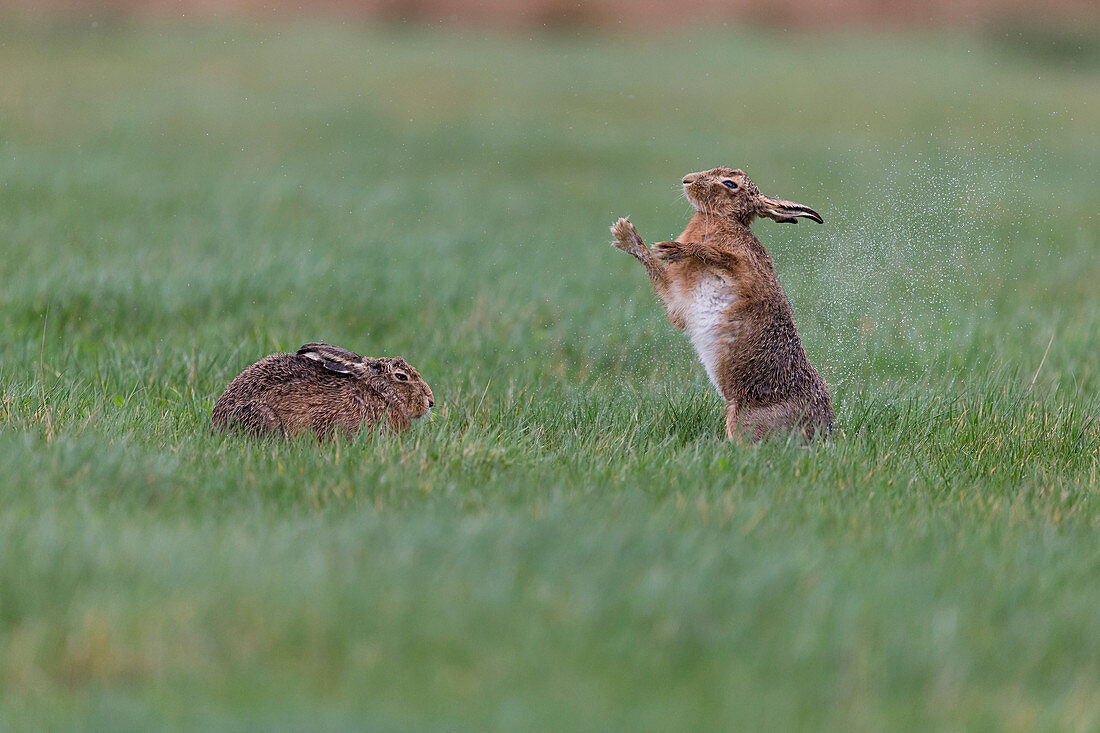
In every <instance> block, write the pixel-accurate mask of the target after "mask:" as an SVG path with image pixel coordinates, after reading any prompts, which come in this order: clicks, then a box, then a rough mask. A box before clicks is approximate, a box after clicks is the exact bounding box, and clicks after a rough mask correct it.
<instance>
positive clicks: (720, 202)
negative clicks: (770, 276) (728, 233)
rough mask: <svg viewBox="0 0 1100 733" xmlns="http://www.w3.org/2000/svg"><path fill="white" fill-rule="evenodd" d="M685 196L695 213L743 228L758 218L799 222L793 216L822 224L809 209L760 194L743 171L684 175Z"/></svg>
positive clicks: (711, 171) (717, 170) (814, 212)
mask: <svg viewBox="0 0 1100 733" xmlns="http://www.w3.org/2000/svg"><path fill="white" fill-rule="evenodd" d="M684 193H685V194H686V195H687V198H688V201H690V202H691V205H692V206H694V207H695V208H696V209H697V210H698V211H701V212H702V213H704V214H713V215H717V216H722V217H726V218H729V219H735V220H736V221H739V222H741V223H742V224H745V225H748V224H750V223H752V220H753V218H755V217H757V216H766V217H768V218H770V219H775V220H776V221H780V222H791V223H794V222H797V221H798V219H797V218H796V217H799V216H805V217H807V218H809V219H813V220H814V221H816V222H817V223H819V224H820V223H821V222H822V219H821V216H820V215H819V214H818V213H817V212H816V211H814V210H813V209H811V208H810V207H808V206H803V205H802V204H796V203H795V202H794V201H785V200H783V199H777V198H773V197H771V196H765V195H764V194H762V193H760V189H759V188H757V187H756V184H755V183H753V182H752V181H751V180H749V177H748V176H747V175H745V172H744V171H742V170H736V169H734V168H725V167H722V168H712V169H710V170H709V171H700V172H698V173H689V174H688V175H686V176H684Z"/></svg>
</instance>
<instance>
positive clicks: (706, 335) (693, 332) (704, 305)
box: [681, 272, 737, 393]
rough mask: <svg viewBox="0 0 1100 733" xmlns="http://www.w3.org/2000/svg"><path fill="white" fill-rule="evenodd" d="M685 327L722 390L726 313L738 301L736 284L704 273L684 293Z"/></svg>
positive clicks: (704, 363)
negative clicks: (721, 374)
mask: <svg viewBox="0 0 1100 733" xmlns="http://www.w3.org/2000/svg"><path fill="white" fill-rule="evenodd" d="M681 297H682V298H683V299H684V300H683V306H684V307H683V311H682V312H683V313H684V321H685V327H686V330H687V334H688V337H689V338H691V345H692V346H694V347H695V352H696V353H697V354H699V361H701V362H703V368H704V369H706V370H707V376H708V377H710V381H711V383H712V384H713V385H714V387H715V389H717V390H718V392H719V393H721V392H722V388H721V387H720V386H719V384H718V361H719V358H720V357H721V354H722V351H723V348H722V341H723V338H722V330H723V329H722V325H723V323H724V322H725V320H726V317H727V316H726V312H727V310H729V307H730V306H731V305H733V303H734V302H735V301H736V300H737V294H736V293H735V292H734V289H733V286H732V284H731V283H729V282H728V281H727V280H725V279H723V278H721V277H719V276H718V275H715V274H713V273H709V272H708V273H704V274H703V275H702V276H700V277H699V279H698V280H696V281H695V284H694V285H693V286H692V287H691V289H690V291H688V292H686V293H681Z"/></svg>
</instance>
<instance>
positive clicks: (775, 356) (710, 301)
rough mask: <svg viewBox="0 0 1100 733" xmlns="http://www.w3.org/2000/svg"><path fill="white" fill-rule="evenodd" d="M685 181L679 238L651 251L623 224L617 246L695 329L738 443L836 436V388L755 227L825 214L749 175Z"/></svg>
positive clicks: (686, 326)
mask: <svg viewBox="0 0 1100 733" xmlns="http://www.w3.org/2000/svg"><path fill="white" fill-rule="evenodd" d="M683 185H684V192H685V193H686V194H687V198H688V200H689V201H690V202H691V204H692V206H693V207H695V213H694V214H692V216H691V220H690V221H689V222H688V225H687V228H686V229H684V231H683V233H682V234H680V236H679V237H677V238H676V240H675V241H672V242H660V243H658V244H655V245H653V249H652V250H650V248H649V247H647V246H646V245H645V243H644V242H643V241H642V239H641V237H640V236H638V231H637V229H635V228H634V225H633V224H631V223H630V221H629V220H627V219H619V220H618V221H617V222H616V223H615V224H614V225H613V226H612V227H611V232H612V233H613V234H614V235H615V241H614V242H613V243H612V244H614V246H615V247H617V248H618V249H621V250H622V251H623V252H626V253H627V254H631V255H634V257H636V258H637V259H638V260H639V261H640V262H641V263H642V265H644V266H645V269H646V272H648V273H649V279H650V281H651V282H652V283H653V288H654V290H656V291H657V295H658V296H660V298H661V300H662V301H663V302H664V305H665V309H666V310H667V312H668V319H669V321H671V322H672V325H673V326H675V327H676V328H678V329H682V330H686V331H687V333H688V336H689V337H690V338H691V343H692V345H693V346H694V347H695V351H696V352H697V353H698V355H699V360H700V361H702V362H703V367H704V368H705V369H706V370H707V376H709V377H710V381H711V382H712V383H713V384H714V386H715V387H716V388H717V389H718V392H719V393H720V394H721V395H722V398H723V399H724V400H725V401H726V435H727V437H728V438H729V439H730V440H734V441H737V442H740V441H741V439H742V438H743V437H745V436H748V437H751V439H752V440H754V441H759V440H763V439H765V438H767V437H769V436H772V435H774V434H777V433H782V432H791V431H795V430H799V431H801V432H802V433H803V435H804V436H805V437H806V438H807V439H811V438H813V437H814V436H815V435H818V434H821V435H826V434H828V433H829V432H831V431H832V428H833V423H834V419H835V418H834V415H833V407H832V402H831V400H830V399H829V390H828V389H827V388H826V386H825V382H824V381H822V379H821V377H820V376H819V375H818V373H817V371H816V370H815V369H814V368H813V366H811V364H810V361H809V359H808V358H807V357H806V352H805V350H804V349H803V348H802V342H801V341H800V340H799V338H798V329H796V328H795V325H794V318H793V316H792V314H791V306H790V304H789V303H788V302H787V297H786V296H785V295H784V294H783V288H782V287H781V286H780V284H779V278H778V277H777V276H776V274H775V265H774V264H773V262H772V258H771V255H769V254H768V251H767V250H766V249H764V245H763V244H761V243H760V240H759V239H757V238H756V236H755V235H754V234H753V233H752V230H751V229H750V228H749V227H750V225H751V224H752V221H753V219H755V218H756V217H758V216H766V217H769V218H771V219H774V220H775V221H778V222H791V223H796V222H797V217H802V216H804V217H806V218H808V219H812V220H814V221H816V222H818V223H819V224H820V223H823V220H822V218H821V216H820V215H819V214H818V213H817V212H816V211H814V210H813V209H810V208H809V207H806V206H803V205H801V204H796V203H794V202H793V201H784V200H783V199H777V198H772V197H771V196H764V195H763V194H761V193H760V189H758V188H757V187H756V186H755V185H754V184H753V182H752V181H750V180H749V177H748V176H747V175H745V173H744V172H743V171H740V170H734V169H731V168H714V169H712V170H709V171H702V172H699V173H691V174H689V175H687V176H684V180H683ZM662 261H663V263H662ZM664 263H667V264H664Z"/></svg>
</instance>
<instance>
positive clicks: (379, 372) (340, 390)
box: [210, 344, 435, 440]
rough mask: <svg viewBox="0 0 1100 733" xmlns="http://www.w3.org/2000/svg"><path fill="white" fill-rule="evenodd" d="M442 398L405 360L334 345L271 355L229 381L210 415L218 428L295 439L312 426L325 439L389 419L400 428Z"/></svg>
mask: <svg viewBox="0 0 1100 733" xmlns="http://www.w3.org/2000/svg"><path fill="white" fill-rule="evenodd" d="M434 405H435V399H434V397H433V396H432V390H431V389H430V388H429V387H428V385H427V384H425V382H424V379H423V378H422V377H421V376H420V373H419V372H417V371H416V370H415V369H413V368H412V366H410V365H409V363H408V362H406V361H405V360H404V359H402V358H400V357H397V358H392V359H391V358H382V359H371V358H363V357H362V356H359V354H356V353H354V352H351V351H348V350H347V349H341V348H340V347H339V346H332V345H330V344H306V345H305V346H303V347H302V348H300V349H298V353H296V354H272V355H270V356H265V357H264V358H263V359H260V360H259V361H258V362H256V363H255V364H253V365H252V366H250V367H248V368H247V369H245V370H244V371H243V372H241V373H240V374H239V375H238V376H237V378H236V379H234V380H233V381H232V382H230V383H229V386H228V387H226V389H225V392H223V393H222V396H221V397H219V398H218V401H217V403H216V404H215V405H214V409H213V411H212V412H211V413H210V421H211V422H212V423H213V426H214V429H215V430H216V431H225V430H229V429H237V430H242V431H244V432H247V433H251V434H253V435H256V436H264V435H282V436H284V437H285V436H290V435H296V434H298V433H302V432H305V431H307V430H312V431H313V432H315V433H316V434H317V437H318V439H319V440H324V439H326V438H328V437H330V436H331V435H332V434H333V433H335V432H337V431H339V432H342V433H343V434H345V435H347V436H349V437H351V436H354V435H356V434H357V433H358V432H359V430H360V429H361V428H362V427H363V423H369V424H371V425H373V424H375V423H377V422H378V421H379V420H381V419H382V418H383V417H385V418H386V422H387V424H388V426H389V428H390V429H391V430H393V431H395V432H398V431H401V430H404V429H406V428H408V427H409V424H410V423H411V422H412V419H413V418H417V417H423V416H424V415H427V414H428V413H429V412H430V411H431V409H432V406H434Z"/></svg>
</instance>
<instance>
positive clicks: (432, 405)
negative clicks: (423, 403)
mask: <svg viewBox="0 0 1100 733" xmlns="http://www.w3.org/2000/svg"><path fill="white" fill-rule="evenodd" d="M433 407H435V400H433V399H432V398H431V397H429V398H428V409H431V408H433Z"/></svg>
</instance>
